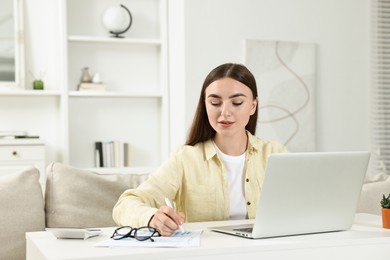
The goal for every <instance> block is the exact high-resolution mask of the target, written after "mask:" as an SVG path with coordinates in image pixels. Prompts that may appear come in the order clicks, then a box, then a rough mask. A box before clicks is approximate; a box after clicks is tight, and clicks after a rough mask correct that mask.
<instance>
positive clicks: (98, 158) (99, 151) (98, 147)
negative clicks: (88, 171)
mask: <svg viewBox="0 0 390 260" xmlns="http://www.w3.org/2000/svg"><path fill="white" fill-rule="evenodd" d="M95 167H103V146H102V142H95Z"/></svg>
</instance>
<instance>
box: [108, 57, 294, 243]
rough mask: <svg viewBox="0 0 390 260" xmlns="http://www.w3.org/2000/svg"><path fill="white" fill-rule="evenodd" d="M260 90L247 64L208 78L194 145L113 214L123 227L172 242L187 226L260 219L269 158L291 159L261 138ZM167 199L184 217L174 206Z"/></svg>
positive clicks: (132, 193) (190, 138)
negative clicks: (170, 203)
mask: <svg viewBox="0 0 390 260" xmlns="http://www.w3.org/2000/svg"><path fill="white" fill-rule="evenodd" d="M257 105H258V96H257V87H256V81H255V78H254V77H253V75H252V73H251V72H250V71H249V70H248V69H247V68H246V67H245V66H243V65H240V64H233V63H227V64H223V65H220V66H218V67H216V68H215V69H213V70H212V71H211V72H210V73H209V75H208V76H207V77H206V79H205V81H204V83H203V87H202V90H201V93H200V98H199V102H198V107H197V110H196V114H195V117H194V120H193V123H192V126H191V129H190V133H189V135H188V139H187V141H186V144H185V145H183V146H182V147H180V148H179V149H178V150H177V151H176V152H175V153H173V155H172V156H171V157H170V159H169V160H168V161H166V162H165V163H164V164H163V165H162V166H161V167H160V168H159V169H158V170H157V171H156V172H155V173H153V174H152V175H151V176H150V178H149V179H148V180H147V181H146V182H144V183H142V184H141V185H140V186H139V187H138V188H137V189H129V190H126V191H125V192H124V193H123V194H122V195H121V196H120V198H119V200H118V202H117V204H116V205H115V207H114V210H113V218H114V220H115V222H116V223H117V224H118V225H130V226H132V227H139V226H146V225H149V226H151V227H154V228H157V229H158V230H159V231H160V233H161V235H163V236H169V235H170V234H171V233H172V232H173V231H175V230H177V229H178V227H179V225H181V224H183V223H184V221H187V222H195V221H214V220H227V219H244V218H254V217H255V214H256V206H257V203H258V200H259V194H260V192H261V189H262V184H263V180H264V174H265V167H266V163H267V158H268V156H269V155H270V154H271V153H278V152H286V148H285V147H284V146H283V145H281V144H279V143H276V142H267V141H264V140H261V139H259V138H257V137H255V132H256V125H257ZM165 197H167V198H169V199H170V200H171V201H174V202H175V204H176V210H175V209H172V208H171V207H168V206H166V203H165Z"/></svg>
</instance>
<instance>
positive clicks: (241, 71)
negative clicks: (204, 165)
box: [186, 63, 258, 145]
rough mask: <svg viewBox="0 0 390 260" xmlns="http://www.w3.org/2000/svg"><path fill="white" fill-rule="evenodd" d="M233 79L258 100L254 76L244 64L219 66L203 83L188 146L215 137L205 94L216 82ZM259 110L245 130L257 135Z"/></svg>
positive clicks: (188, 138) (250, 119) (187, 142)
mask: <svg viewBox="0 0 390 260" xmlns="http://www.w3.org/2000/svg"><path fill="white" fill-rule="evenodd" d="M226 77H227V78H232V79H234V80H237V81H239V82H241V83H242V84H244V85H245V86H247V87H248V88H250V90H251V91H252V95H253V99H256V98H257V86H256V80H255V77H254V76H253V74H252V73H251V72H250V71H249V70H248V69H247V68H246V67H245V66H244V65H242V64H236V63H225V64H222V65H219V66H218V67H216V68H215V69H213V70H212V71H211V72H210V73H209V74H208V75H207V77H206V79H205V80H204V82H203V87H202V91H201V92H200V97H199V101H198V106H197V108H196V112H195V116H194V119H193V121H192V125H191V129H190V132H189V134H188V137H187V141H186V144H187V145H195V144H197V143H199V142H203V141H206V140H209V139H211V138H213V137H214V136H215V130H214V129H213V128H212V127H211V125H210V122H209V120H208V117H207V111H206V104H205V95H206V94H205V93H206V88H207V87H208V86H209V85H210V84H211V83H213V82H214V81H216V80H219V79H221V78H226ZM257 114H258V113H257V108H256V111H255V113H254V114H253V115H252V116H251V117H250V118H249V122H248V124H247V125H246V126H245V129H246V130H248V131H249V132H250V133H251V134H253V135H254V134H255V133H256V125H257Z"/></svg>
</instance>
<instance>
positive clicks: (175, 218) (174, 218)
mask: <svg viewBox="0 0 390 260" xmlns="http://www.w3.org/2000/svg"><path fill="white" fill-rule="evenodd" d="M184 221H185V215H184V213H183V212H176V211H175V210H174V209H172V208H170V207H168V206H165V205H164V206H161V207H160V208H159V209H158V210H157V211H156V213H154V215H153V217H152V218H151V220H150V222H149V226H151V227H154V228H157V229H158V230H159V232H160V234H161V235H162V236H170V235H171V234H172V233H173V232H174V231H176V230H177V229H178V228H179V226H180V225H183V224H184Z"/></svg>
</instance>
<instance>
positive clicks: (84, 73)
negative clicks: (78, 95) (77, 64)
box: [81, 67, 92, 82]
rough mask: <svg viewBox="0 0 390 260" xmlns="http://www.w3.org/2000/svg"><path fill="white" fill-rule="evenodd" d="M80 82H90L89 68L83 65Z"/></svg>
mask: <svg viewBox="0 0 390 260" xmlns="http://www.w3.org/2000/svg"><path fill="white" fill-rule="evenodd" d="M81 82H92V78H91V75H90V74H89V68H88V67H84V68H83V70H82V74H81Z"/></svg>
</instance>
